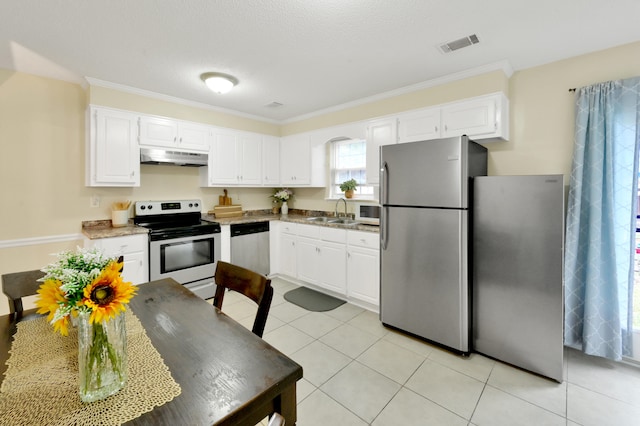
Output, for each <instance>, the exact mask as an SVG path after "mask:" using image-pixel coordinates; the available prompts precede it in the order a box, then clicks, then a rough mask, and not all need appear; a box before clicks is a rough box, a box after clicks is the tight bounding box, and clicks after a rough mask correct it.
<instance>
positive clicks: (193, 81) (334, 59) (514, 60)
mask: <svg viewBox="0 0 640 426" xmlns="http://www.w3.org/2000/svg"><path fill="white" fill-rule="evenodd" d="M638 16H640V1H638V0H607V1H604V0H538V1H535V2H523V1H517V0H483V1H473V0H466V1H461V0H458V1H454V0H297V1H294V0H187V1H185V0H183V1H177V0H175V1H169V0H166V1H158V0H135V1H131V0H109V1H104V0H47V1H42V0H11V1H3V2H2V4H1V5H0V68H5V69H12V70H18V71H22V72H26V73H31V74H36V75H42V76H47V77H53V78H57V79H61V80H66V81H72V82H79V83H83V84H86V80H85V77H90V78H93V79H96V80H99V81H101V82H103V83H100V84H107V83H104V82H108V83H109V84H108V85H113V87H120V86H122V87H125V86H126V87H127V88H135V89H138V90H142V91H148V92H153V93H156V94H161V95H165V96H168V97H172V98H177V99H180V100H184V101H188V102H194V103H197V104H200V105H208V106H211V107H212V108H214V109H223V110H230V111H233V112H236V113H240V114H242V115H248V116H251V117H255V118H259V119H262V120H267V121H272V122H276V123H286V122H290V121H294V120H296V119H300V118H303V117H309V116H312V115H314V114H318V113H320V112H322V111H327V110H331V109H336V108H339V107H340V106H344V105H347V104H348V105H353V104H357V103H358V102H361V101H363V100H365V99H367V98H371V97H373V96H379V95H381V94H386V93H398V91H402V90H407V89H409V88H411V87H412V86H416V85H420V84H425V82H429V81H433V80H440V79H442V78H445V77H446V76H449V75H452V74H456V73H465V72H472V71H471V70H474V69H477V68H480V69H484V68H486V67H487V66H492V64H498V63H499V64H502V65H504V64H507V68H511V69H513V70H515V71H517V70H520V69H524V68H529V67H532V66H535V65H540V64H544V63H549V62H553V61H557V60H560V59H564V58H568V57H572V56H577V55H581V54H584V53H589V52H593V51H597V50H602V49H606V48H609V47H613V46H618V45H622V44H626V43H629V42H633V41H637V40H640V27H639V26H638V24H637V20H638ZM471 34H476V35H477V36H478V38H479V40H480V43H478V44H475V45H472V46H470V47H467V48H464V49H461V50H457V51H454V52H452V53H449V54H443V53H442V52H441V51H440V50H439V46H440V45H441V44H443V43H446V42H449V41H453V40H456V39H459V38H462V37H465V36H468V35H471ZM208 71H218V72H223V73H228V74H231V75H233V76H235V77H236V78H237V79H238V80H239V81H240V83H239V85H238V86H237V87H236V88H235V89H234V90H232V91H231V92H230V93H228V94H225V95H216V94H214V93H213V92H211V91H209V90H208V89H207V88H206V86H205V85H204V83H203V82H202V81H201V80H200V77H199V76H200V75H201V74H202V73H204V72H208ZM92 81H93V80H92ZM273 102H278V103H281V104H282V106H279V107H275V108H274V107H269V106H267V105H268V104H271V103H273Z"/></svg>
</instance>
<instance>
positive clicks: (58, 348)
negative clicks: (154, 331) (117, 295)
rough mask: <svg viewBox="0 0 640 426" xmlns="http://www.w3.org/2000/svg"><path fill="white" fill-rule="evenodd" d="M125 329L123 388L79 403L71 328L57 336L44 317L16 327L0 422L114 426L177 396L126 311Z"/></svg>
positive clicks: (159, 359) (162, 365)
mask: <svg viewBox="0 0 640 426" xmlns="http://www.w3.org/2000/svg"><path fill="white" fill-rule="evenodd" d="M126 326H127V356H128V368H129V373H128V379H127V384H126V385H125V387H124V388H123V389H121V390H120V391H119V392H118V393H116V394H115V395H112V396H110V397H108V398H107V399H105V400H102V401H97V402H92V403H83V402H81V401H80V396H79V395H78V335H77V330H76V329H75V327H70V329H69V336H67V337H63V336H60V335H59V334H58V333H55V332H54V331H53V327H52V326H51V325H50V324H49V323H48V322H47V321H46V318H44V317H43V318H38V319H36V320H31V321H23V322H20V323H18V325H17V327H18V328H17V332H16V334H15V336H14V342H13V344H12V346H11V351H10V357H9V359H8V361H7V371H6V373H5V378H4V381H3V382H2V386H0V424H2V425H10V424H11V425H14V424H24V425H41V424H42V425H43V424H55V425H96V424H100V425H112V424H113V425H119V424H121V423H124V422H126V421H129V420H132V419H135V418H136V417H139V416H141V415H142V414H144V413H146V412H149V411H151V410H153V408H154V407H157V406H160V405H163V404H166V403H167V402H169V401H171V400H172V399H173V398H175V397H176V396H178V395H180V392H181V389H180V385H179V384H178V383H176V381H175V380H174V379H173V377H171V372H170V371H169V368H168V367H167V366H166V365H165V363H164V361H163V360H162V357H161V356H160V354H159V353H158V351H157V350H156V349H155V348H154V347H153V345H152V343H151V340H150V339H149V336H147V334H146V333H145V331H144V328H143V327H142V324H141V323H140V320H139V319H138V318H137V317H136V316H135V315H134V314H133V313H131V311H130V310H127V311H126Z"/></svg>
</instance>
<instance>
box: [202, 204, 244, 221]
mask: <svg viewBox="0 0 640 426" xmlns="http://www.w3.org/2000/svg"><path fill="white" fill-rule="evenodd" d="M207 213H208V214H212V215H215V217H217V218H223V217H237V216H242V205H241V204H236V205H231V206H214V207H213V210H209V211H208V212H207Z"/></svg>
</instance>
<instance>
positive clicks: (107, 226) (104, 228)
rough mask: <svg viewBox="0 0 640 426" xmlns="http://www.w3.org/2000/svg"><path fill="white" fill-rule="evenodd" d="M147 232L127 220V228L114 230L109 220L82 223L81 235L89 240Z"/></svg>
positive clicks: (145, 229) (121, 227) (147, 231)
mask: <svg viewBox="0 0 640 426" xmlns="http://www.w3.org/2000/svg"><path fill="white" fill-rule="evenodd" d="M148 233H149V230H148V229H147V228H143V227H141V226H137V225H134V224H133V220H131V219H129V224H128V225H127V226H120V227H116V228H114V227H113V226H111V221H110V220H87V221H83V222H82V234H83V235H84V236H85V237H87V238H89V239H90V240H97V239H100V238H111V237H126V236H129V235H136V234H148Z"/></svg>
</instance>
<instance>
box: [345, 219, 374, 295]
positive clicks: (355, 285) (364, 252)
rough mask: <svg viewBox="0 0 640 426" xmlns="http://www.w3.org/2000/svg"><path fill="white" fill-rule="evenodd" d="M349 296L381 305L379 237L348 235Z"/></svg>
mask: <svg viewBox="0 0 640 426" xmlns="http://www.w3.org/2000/svg"><path fill="white" fill-rule="evenodd" d="M347 244H348V246H347V296H348V297H349V298H354V299H359V300H362V301H365V302H368V303H370V304H372V305H375V306H378V305H379V304H380V246H379V235H378V234H373V233H371V232H361V231H349V232H348V235H347Z"/></svg>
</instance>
